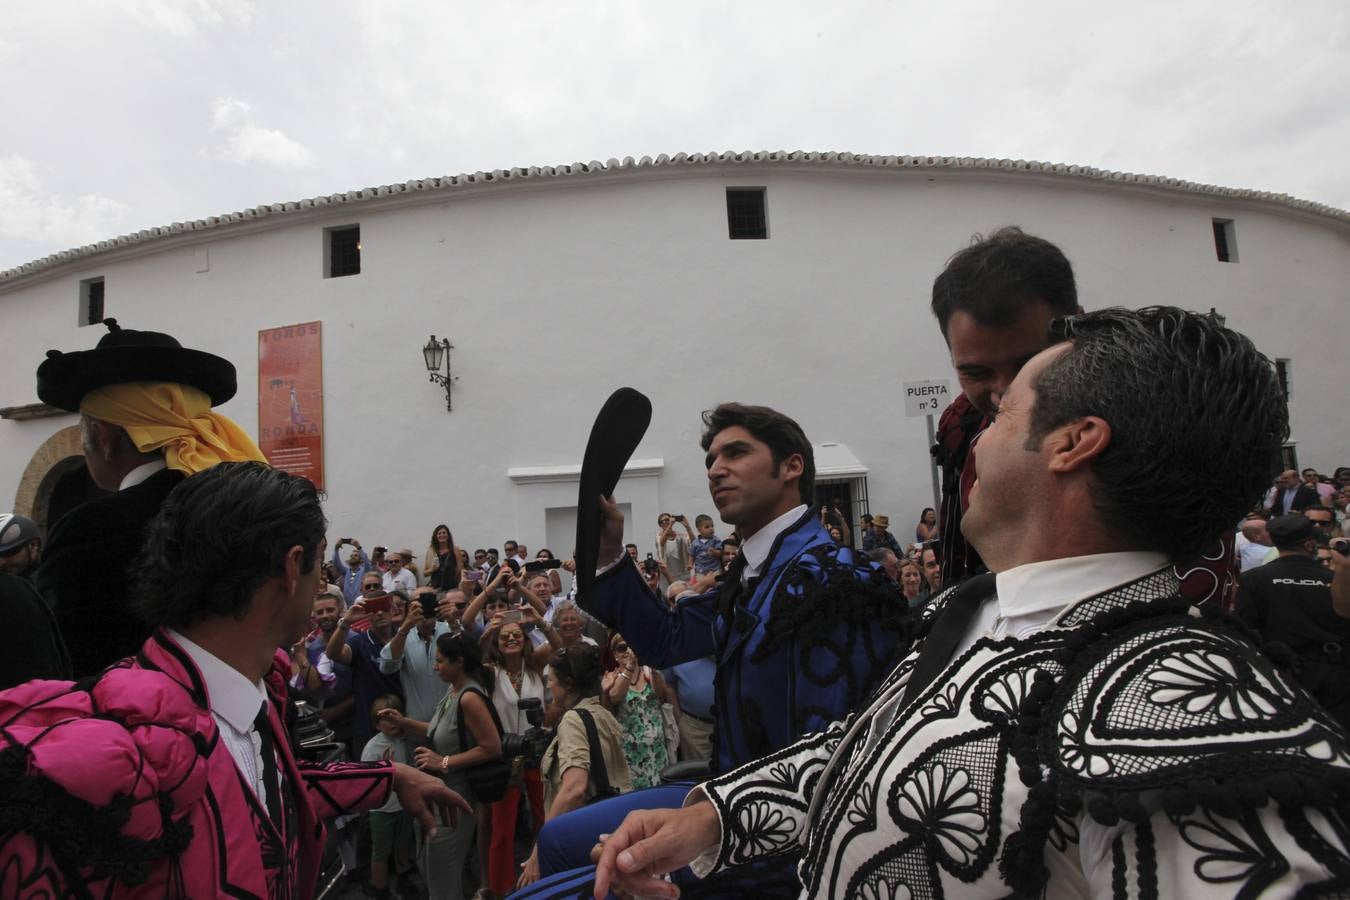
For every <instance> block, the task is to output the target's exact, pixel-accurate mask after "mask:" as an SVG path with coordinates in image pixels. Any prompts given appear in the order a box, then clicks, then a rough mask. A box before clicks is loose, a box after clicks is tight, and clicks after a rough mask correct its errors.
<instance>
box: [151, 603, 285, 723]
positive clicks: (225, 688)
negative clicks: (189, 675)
mask: <svg viewBox="0 0 1350 900" xmlns="http://www.w3.org/2000/svg"><path fill="white" fill-rule="evenodd" d="M166 630H167V631H168V632H169V636H170V637H172V638H173V639H174V641H176V642H177V643H178V645H179V646H180V647H182V648H183V652H184V653H186V654H187V655H188V656H189V657H190V658H191V659H192V662H193V663H195V664H196V666H197V670H198V671H199V672H201V673H202V681H204V682H205V683H206V701H207V705H208V706H209V707H210V708H211V712H213V713H215V714H216V715H217V716H219V717H220V718H222V719H224V720H225V721H226V722H228V723H229V725H230V727H231V728H233V729H234V730H235V731H238V732H239V733H241V734H246V733H247V732H248V731H249V729H251V728H252V727H253V720H254V719H255V718H257V716H258V710H260V709H261V708H262V704H263V702H264V701H266V700H267V689H266V688H265V687H263V683H262V680H261V679H259V680H258V681H257V682H256V683H250V682H249V680H248V679H247V678H245V677H244V675H243V673H242V672H240V671H239V670H238V669H236V668H234V667H233V666H230V665H227V664H226V663H225V662H223V661H222V660H221V659H220V658H219V657H217V656H215V655H214V654H212V653H211V652H210V651H209V650H205V649H203V648H202V647H201V646H199V645H197V644H195V643H193V642H192V641H190V640H188V639H187V638H186V637H184V636H183V634H182V633H181V632H178V631H175V630H173V629H172V628H169V629H166Z"/></svg>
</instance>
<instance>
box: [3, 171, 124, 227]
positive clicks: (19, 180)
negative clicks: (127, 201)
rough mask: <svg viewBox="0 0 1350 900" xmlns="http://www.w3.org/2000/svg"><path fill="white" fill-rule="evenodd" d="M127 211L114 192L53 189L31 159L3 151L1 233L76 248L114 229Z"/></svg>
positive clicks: (118, 225)
mask: <svg viewBox="0 0 1350 900" xmlns="http://www.w3.org/2000/svg"><path fill="white" fill-rule="evenodd" d="M125 214H126V206H125V205H124V204H122V203H119V202H118V201H116V200H113V199H111V198H109V197H100V196H98V195H96V194H86V195H84V196H81V197H72V198H66V197H60V196H57V195H55V194H52V193H50V192H49V191H48V190H47V189H46V188H45V187H44V186H43V183H42V178H41V176H40V174H39V171H38V166H37V165H36V164H35V163H34V162H33V161H32V160H28V159H24V158H23V157H22V156H19V155H18V154H17V153H10V154H8V155H5V156H0V237H4V238H11V239H15V240H23V241H33V242H38V243H44V244H48V245H51V246H52V247H53V248H54V249H55V248H61V247H74V246H78V245H81V244H88V243H91V242H93V241H97V240H99V239H101V238H105V237H108V236H110V235H112V234H114V233H115V232H116V229H117V228H118V227H120V225H121V223H122V221H123V219H124V217H125Z"/></svg>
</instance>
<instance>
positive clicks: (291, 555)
mask: <svg viewBox="0 0 1350 900" xmlns="http://www.w3.org/2000/svg"><path fill="white" fill-rule="evenodd" d="M304 565H305V548H304V547H301V546H300V545H299V544H296V545H295V546H294V547H292V548H291V549H289V550H287V551H286V557H285V560H284V561H283V564H282V568H283V577H284V578H285V580H286V589H287V590H288V591H289V590H293V589H294V588H295V583H296V582H297V581H299V580H300V574H301V572H302V571H303V570H304Z"/></svg>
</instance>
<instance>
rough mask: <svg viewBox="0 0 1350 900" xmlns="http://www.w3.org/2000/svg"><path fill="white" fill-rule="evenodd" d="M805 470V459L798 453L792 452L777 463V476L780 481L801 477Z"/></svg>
mask: <svg viewBox="0 0 1350 900" xmlns="http://www.w3.org/2000/svg"><path fill="white" fill-rule="evenodd" d="M805 471H806V461H805V460H803V459H802V455H801V454H800V453H794V454H792V455H791V456H789V457H788V458H787V459H785V460H783V461H782V462H781V463H779V464H778V478H779V480H781V481H787V480H788V479H789V478H801V477H802V473H803V472H805Z"/></svg>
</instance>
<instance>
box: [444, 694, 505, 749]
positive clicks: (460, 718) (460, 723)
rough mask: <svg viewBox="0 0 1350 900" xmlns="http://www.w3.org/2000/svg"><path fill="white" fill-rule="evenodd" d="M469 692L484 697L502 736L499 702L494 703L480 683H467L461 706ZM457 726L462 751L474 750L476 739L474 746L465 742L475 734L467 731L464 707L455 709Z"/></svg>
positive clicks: (461, 697) (460, 697) (493, 722)
mask: <svg viewBox="0 0 1350 900" xmlns="http://www.w3.org/2000/svg"><path fill="white" fill-rule="evenodd" d="M469 693H473V694H477V695H478V696H480V697H482V698H483V702H484V703H486V704H487V708H488V712H489V713H490V714H491V715H492V724H493V725H495V726H497V737H499V738H500V737H501V736H502V720H501V716H499V715H497V704H495V703H493V702H492V698H491V697H489V696H488V695H487V693H486V692H485V691H484V690H483V689H482V688H480V687H479V686H478V685H476V684H469V685H465V687H464V691H463V693H461V694H460V695H459V700H460V705H461V706H462V705H463V703H464V694H469ZM455 728H456V729H458V731H459V752H460V753H463V752H464V751H465V750H472V749H473V747H477V746H478V743H477V742H476V741H475V742H474V744H473V746H472V747H471V746H469V745H468V744H466V743H465V741H466V740H471V739H472V738H473V735H472V734H471V733H469V732H467V731H465V729H464V711H463V710H462V709H456V710H455ZM466 736H467V737H466Z"/></svg>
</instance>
